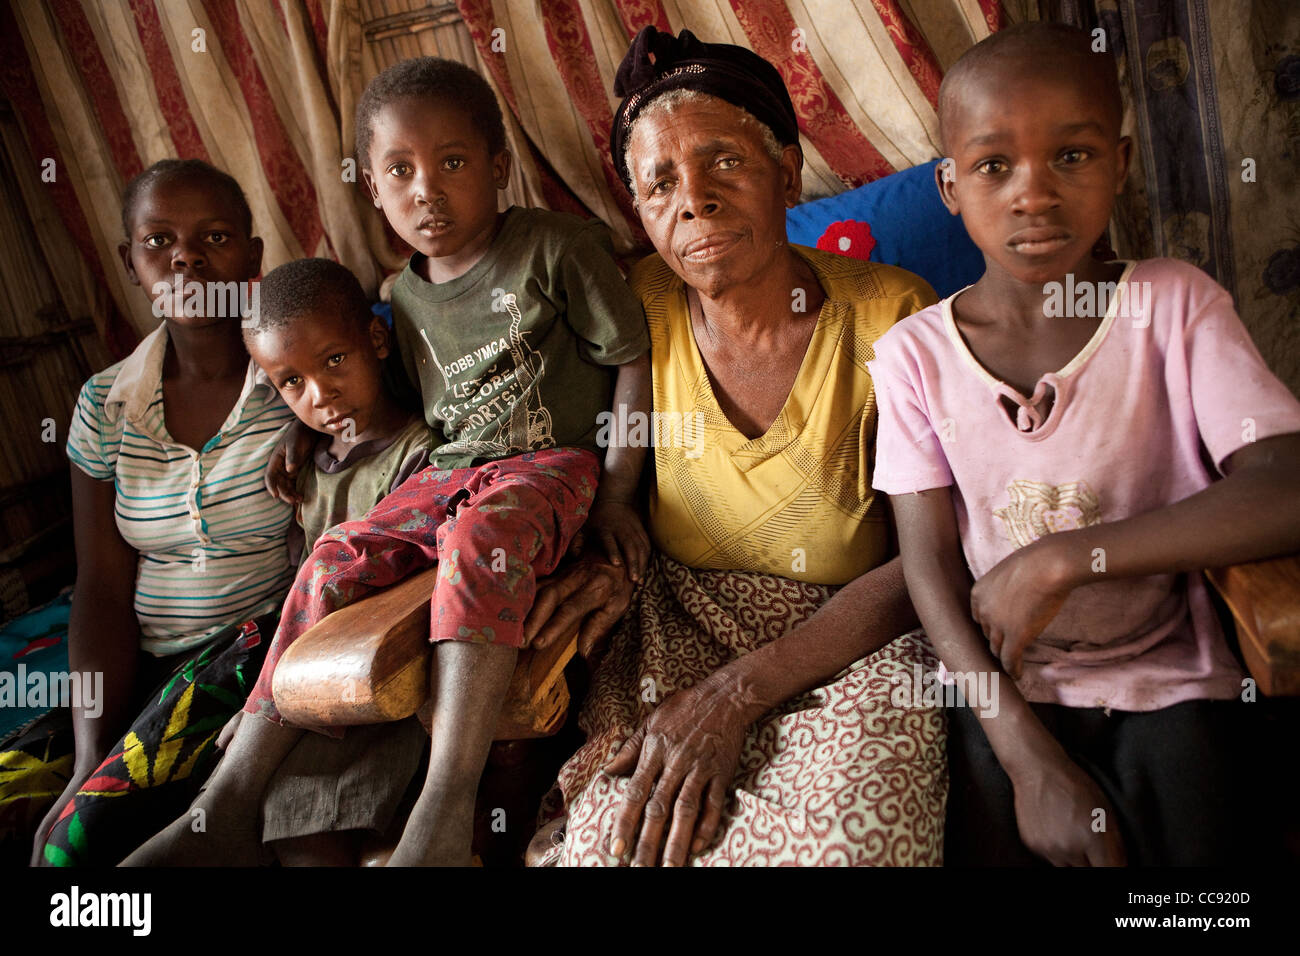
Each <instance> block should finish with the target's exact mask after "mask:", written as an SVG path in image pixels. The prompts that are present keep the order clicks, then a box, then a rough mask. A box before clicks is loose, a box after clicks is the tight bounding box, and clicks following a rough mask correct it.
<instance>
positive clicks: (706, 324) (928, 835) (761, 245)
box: [529, 27, 947, 866]
mask: <svg viewBox="0 0 1300 956" xmlns="http://www.w3.org/2000/svg"><path fill="white" fill-rule="evenodd" d="M615 91H616V93H618V94H619V95H621V96H623V97H624V100H623V103H622V106H621V107H620V109H619V112H618V115H617V117H616V119H615V124H614V130H613V152H614V159H615V162H616V164H617V165H618V167H619V168H620V170H622V171H623V174H624V177H625V182H626V184H627V185H628V188H629V189H630V190H631V192H632V194H633V197H634V201H635V204H636V208H637V210H638V212H639V214H640V216H641V222H642V224H643V225H644V227H645V230H646V232H647V233H648V234H649V236H650V239H651V241H652V242H653V243H654V246H655V249H656V250H657V254H656V255H654V256H651V257H650V258H648V259H646V260H645V261H643V262H641V263H639V264H638V265H637V267H636V268H635V269H634V270H633V272H632V276H631V279H630V281H631V283H632V286H633V288H634V290H635V291H636V292H637V293H638V294H639V295H640V297H641V300H642V302H643V304H644V306H645V310H646V315H647V319H648V321H649V326H650V331H651V341H652V353H651V362H652V367H653V395H654V409H655V412H656V413H657V415H658V416H659V421H660V423H661V426H660V428H659V434H658V435H657V440H656V447H655V453H654V472H653V481H652V483H651V501H650V525H649V526H650V532H651V536H652V538H653V539H654V542H655V544H656V546H657V553H656V555H655V557H654V559H653V562H652V565H651V567H650V568H649V569H648V573H647V574H646V575H645V579H644V581H643V582H642V584H641V586H640V588H639V590H638V591H637V593H636V595H635V599H634V600H632V599H631V585H630V584H628V582H627V581H626V579H625V577H624V576H623V573H622V570H621V568H618V567H611V566H609V565H606V564H603V563H600V562H598V561H596V560H594V559H592V560H587V561H584V562H580V563H579V564H578V565H577V566H575V567H574V568H573V569H572V570H571V571H569V572H568V573H567V574H566V575H564V576H562V577H560V578H558V579H556V580H555V581H554V582H553V583H552V584H550V585H549V586H548V587H546V588H545V589H544V590H543V591H542V593H541V594H540V595H539V598H538V603H537V606H536V607H535V609H534V612H533V615H532V616H531V618H530V622H529V624H530V630H531V631H533V632H539V631H540V633H541V636H542V637H543V638H544V639H545V638H548V637H550V636H551V635H552V634H554V633H558V632H559V631H561V630H564V629H566V628H570V627H573V626H574V625H575V624H579V623H581V624H582V627H583V635H582V638H583V644H584V646H590V645H591V644H592V643H594V642H595V640H596V639H597V638H598V637H599V636H600V635H601V632H603V631H604V630H606V629H607V628H608V627H609V626H610V624H611V623H612V621H613V620H614V619H617V618H619V617H620V615H623V611H624V610H625V609H626V610H627V613H626V614H625V615H623V616H622V620H621V622H620V623H619V625H618V627H617V628H616V629H615V630H614V632H613V635H612V638H611V640H610V645H609V648H608V652H607V653H606V654H605V656H604V657H603V659H602V660H601V663H600V665H599V667H598V669H597V671H596V673H595V675H594V677H593V681H592V687H591V691H590V694H589V696H588V699H587V702H586V706H585V707H584V709H583V712H582V716H581V725H582V727H583V729H584V730H585V731H586V733H587V735H588V739H587V743H586V744H585V746H584V747H583V748H582V749H581V750H580V751H579V752H578V753H577V754H576V755H575V756H574V757H573V758H572V759H570V760H569V762H568V763H566V764H565V766H564V767H563V768H562V770H561V772H560V776H559V787H558V793H556V792H553V794H552V798H551V801H550V802H551V803H552V804H553V806H552V809H553V810H555V811H556V820H555V822H554V823H553V824H552V825H551V826H550V827H546V828H543V830H542V831H541V832H539V834H538V837H537V838H536V839H535V840H534V844H533V848H532V850H531V852H530V862H534V863H543V864H545V863H560V864H563V865H575V864H615V863H618V862H625V863H626V862H630V863H631V864H632V865H654V864H656V863H659V862H662V863H663V864H664V865H673V866H680V865H683V864H686V863H688V862H689V863H692V864H694V865H739V864H763V865H773V864H781V863H794V864H804V865H816V864H933V863H939V862H941V847H942V832H943V810H944V799H945V796H946V790H947V778H946V773H945V766H944V760H943V753H944V722H943V717H942V714H941V713H940V712H939V711H937V710H935V709H932V708H925V707H920V706H911V700H912V696H913V695H912V691H911V689H910V687H911V681H912V678H913V674H914V673H919V671H918V670H915V669H917V668H919V669H921V670H926V671H928V670H931V669H932V668H933V667H934V666H935V662H934V660H933V659H932V658H931V657H929V656H928V652H927V650H926V648H925V645H924V643H923V642H922V640H921V639H920V638H919V637H917V636H915V635H911V634H907V635H904V632H906V631H908V630H909V629H910V628H913V627H915V625H916V617H915V615H914V613H913V611H912V607H911V604H910V603H909V601H908V597H907V592H906V590H905V588H904V584H903V574H902V570H901V567H900V564H899V561H898V559H897V557H895V556H894V554H893V545H892V543H891V535H890V529H889V525H888V520H887V516H886V512H885V509H884V507H883V502H881V501H879V500H877V498H876V496H875V495H874V494H873V492H872V489H871V480H870V477H871V476H870V467H871V462H872V459H873V453H872V448H873V441H874V435H875V427H876V412H875V400H874V396H873V393H872V385H871V379H870V377H869V376H868V374H867V369H866V362H867V361H868V360H869V359H870V358H871V357H872V354H873V353H872V342H873V341H874V340H875V339H877V338H878V337H879V336H880V335H882V334H883V333H884V332H885V331H886V330H887V329H888V328H889V327H890V326H891V325H892V324H893V323H895V322H897V321H898V320H900V319H902V318H904V317H906V316H908V315H910V314H912V313H913V312H916V311H918V310H919V309H921V308H923V307H925V306H926V305H929V304H931V303H933V302H934V301H935V297H934V294H933V292H932V291H931V290H930V288H929V287H928V286H927V285H926V284H925V283H924V282H922V281H921V280H919V279H917V278H916V277H914V276H912V275H910V274H908V273H906V272H903V271H901V270H899V269H895V268H892V267H889V266H882V265H876V264H873V263H864V262H859V261H856V260H852V259H846V258H841V257H838V256H834V255H831V254H828V253H822V252H819V251H817V250H813V249H806V248H801V247H794V246H791V245H790V244H789V243H788V242H787V240H786V234H785V208H786V207H787V206H789V205H792V204H794V203H795V202H797V201H798V199H799V195H800V171H801V167H802V154H801V152H800V149H799V146H798V129H797V126H796V119H795V113H794V108H793V106H792V104H791V101H790V97H789V94H788V93H787V91H786V89H785V86H784V84H783V83H782V81H781V78H780V76H779V75H778V73H777V72H776V70H775V69H774V68H773V67H772V65H771V64H769V63H768V62H767V61H765V60H763V59H762V58H761V57H759V56H757V55H756V54H754V53H751V52H750V51H748V50H745V49H743V48H740V47H734V46H727V45H720V44H706V43H701V42H699V41H698V40H696V39H695V37H693V36H692V35H691V34H690V33H689V32H687V31H683V32H682V34H681V36H680V37H676V38H675V37H673V36H671V35H669V34H663V33H659V32H657V31H656V30H654V29H653V28H650V27H648V28H646V29H645V30H643V31H642V32H641V33H640V34H639V35H638V36H637V38H636V40H635V41H634V44H633V46H632V48H631V50H630V51H629V52H628V55H627V57H626V58H625V59H624V61H623V63H622V65H621V66H620V68H619V72H618V80H617V84H616V87H615ZM664 422H668V423H670V424H672V425H673V426H674V427H673V429H671V430H670V429H667V428H665V427H663V424H662V423H664ZM679 425H680V431H677V426H679ZM899 635H904V636H901V637H900V636H899ZM900 689H906V691H907V692H906V694H900V693H899V690H900ZM903 697H906V701H903ZM895 699H897V700H898V701H899V703H900V704H903V706H896V705H895V703H894V700H895ZM560 798H562V809H561V808H560V807H559V803H560ZM566 814H567V821H565V820H564V816H565V815H566Z"/></svg>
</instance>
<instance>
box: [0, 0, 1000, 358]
mask: <svg viewBox="0 0 1300 956" xmlns="http://www.w3.org/2000/svg"><path fill="white" fill-rule="evenodd" d="M1017 5H1023V0H927V2H926V3H924V4H919V3H913V2H911V0H689V2H688V0H456V7H457V9H458V10H459V12H460V14H461V17H462V18H463V20H464V26H465V27H466V28H467V30H468V33H469V35H470V36H471V37H472V38H473V48H474V49H475V50H476V51H477V62H475V63H474V64H472V65H474V66H476V67H478V68H479V69H481V70H482V72H483V73H484V75H485V76H487V77H488V78H489V80H490V82H491V83H492V84H493V86H494V88H495V89H496V91H497V93H498V96H499V98H500V100H501V101H502V104H503V106H504V107H505V108H506V109H507V110H508V111H509V113H510V114H511V118H510V120H509V121H508V126H509V132H510V134H511V135H510V139H511V142H512V144H513V146H514V152H515V154H516V163H517V167H518V174H517V179H516V181H515V182H514V183H513V184H512V189H511V192H510V198H511V199H512V200H514V201H516V202H524V203H530V204H541V205H549V206H552V207H555V208H564V209H569V210H571V211H577V212H582V211H586V212H589V213H590V214H592V215H596V216H599V217H600V218H601V219H603V220H604V221H605V222H607V223H608V224H609V225H610V227H611V228H612V229H613V231H614V234H615V239H616V243H617V244H618V246H619V247H620V249H622V250H623V251H631V250H632V249H633V248H635V247H636V246H638V245H640V244H641V243H642V242H643V240H644V236H643V234H642V233H641V231H640V227H639V226H638V225H637V223H636V217H635V215H634V214H633V212H632V207H631V202H630V200H629V198H628V196H627V195H626V192H625V191H624V189H623V186H622V184H621V182H620V181H619V178H618V174H617V172H616V171H615V170H614V168H613V165H612V162H611V160H610V157H609V129H610V124H611V122H612V120H613V114H614V110H615V109H616V107H617V100H616V98H615V97H614V94H613V85H614V74H615V72H616V70H617V67H618V63H619V61H620V60H621V59H622V57H623V54H624V52H625V51H626V49H627V46H628V43H629V41H630V39H631V38H632V36H634V35H635V33H636V32H637V31H638V30H639V29H640V28H641V27H643V26H645V25H646V24H655V25H656V26H658V27H659V28H660V29H666V30H672V31H673V32H677V31H680V30H682V29H683V28H689V29H690V30H692V31H694V32H695V34H696V35H697V36H699V37H700V38H701V39H703V40H706V41H710V42H726V43H736V44H740V45H743V46H747V47H750V48H751V49H753V50H756V51H757V52H758V53H760V54H762V55H763V56H765V57H767V58H768V59H769V60H771V61H772V62H773V63H775V64H776V65H777V67H778V68H779V69H780V71H781V73H782V75H783V76H784V77H785V79H786V82H787V84H788V85H789V87H790V93H791V96H792V98H793V100H794V103H795V107H796V109H797V110H798V113H799V120H800V130H801V132H802V139H803V146H804V150H805V153H806V156H807V165H806V168H805V179H804V184H805V196H806V197H812V196H822V195H829V194H831V193H835V192H839V191H841V190H843V189H845V188H847V187H849V186H854V185H858V184H861V183H864V182H867V181H869V180H871V179H875V178H877V177H879V176H882V175H886V174H888V173H890V172H893V171H894V170H897V169H904V168H907V167H909V166H912V165H915V164H916V163H918V162H923V161H925V160H928V159H931V158H932V157H934V156H935V155H937V153H938V146H937V143H938V124H937V120H936V116H935V102H936V98H937V94H938V87H939V81H940V79H941V78H942V75H943V70H944V68H945V67H946V66H948V65H949V64H951V62H952V61H953V60H954V59H955V58H956V57H957V56H959V55H960V54H961V52H962V51H964V50H965V49H966V48H968V47H969V46H970V45H971V44H973V43H975V42H977V41H978V40H980V39H982V38H983V37H985V36H987V35H988V34H989V32H991V31H992V30H995V29H998V28H999V27H1001V26H1002V25H1003V24H1004V23H1006V22H1007V21H1008V19H1009V17H1008V14H1007V12H1006V9H1005V8H1006V7H1007V6H1011V7H1013V8H1016V7H1017ZM423 6H424V4H422V3H419V2H416V0H382V2H374V0H372V2H368V3H365V4H361V3H357V2H355V0H43V2H35V0H32V2H22V3H13V4H4V5H0V92H3V94H4V96H5V97H6V98H7V99H8V100H9V101H10V102H11V103H12V105H13V108H14V110H15V112H16V114H17V115H18V117H19V119H20V121H21V124H22V126H23V129H24V132H25V134H26V136H27V138H28V143H29V145H30V147H31V152H32V155H34V156H35V157H37V161H38V162H42V161H44V160H46V159H53V160H54V170H55V178H54V180H53V181H51V182H48V183H47V185H48V187H49V188H50V190H51V194H52V197H53V199H54V205H55V208H56V209H57V210H58V212H59V216H60V218H61V219H62V221H63V224H64V225H65V226H66V228H67V229H68V231H69V232H70V233H71V234H72V236H73V239H74V241H75V242H76V243H77V246H78V248H79V249H80V250H81V253H82V255H83V256H84V257H85V259H86V261H87V263H88V264H89V266H90V268H91V270H92V272H93V273H94V275H95V277H96V279H97V280H98V281H100V282H101V283H103V284H104V286H105V287H106V288H107V289H108V290H109V291H110V293H111V294H112V297H113V300H114V302H115V304H116V306H117V309H118V312H119V313H120V314H121V316H124V317H125V318H126V320H125V321H120V322H119V324H118V325H116V326H110V328H108V329H107V330H106V337H107V338H108V340H109V343H110V346H111V347H112V348H113V349H114V350H115V351H117V352H119V353H123V352H124V350H129V348H130V346H131V345H132V344H134V341H135V340H136V339H137V338H138V337H140V336H141V335H143V334H145V333H147V332H148V331H150V330H151V329H152V328H153V326H154V325H155V324H156V319H155V318H154V317H153V315H152V313H151V310H150V307H149V302H148V301H147V298H146V297H145V296H143V295H141V294H140V293H139V292H138V291H136V290H134V289H132V287H131V286H130V285H129V283H128V282H127V280H126V277H125V275H124V274H123V271H122V267H121V265H120V262H119V260H118V258H117V254H116V248H117V244H118V242H119V241H120V240H121V238H122V236H121V225H120V221H119V219H120V200H121V194H122V189H123V187H124V186H125V184H126V182H127V181H128V180H129V179H130V178H131V177H132V176H134V175H135V174H136V173H138V172H140V171H141V170H142V169H144V168H145V167H146V166H148V165H150V164H151V163H153V162H155V161H157V160H159V159H163V158H166V157H170V156H182V157H198V158H200V159H205V160H208V161H210V162H212V163H213V164H214V165H216V166H219V167H221V168H222V169H225V170H226V171H228V172H229V173H231V175H233V176H234V177H235V178H236V179H238V180H239V182H240V183H241V184H242V185H243V187H244V190H245V192H246V193H247V194H248V199H249V203H250V205H251V206H252V209H253V218H254V223H255V226H256V231H257V233H258V234H259V235H260V236H262V238H263V239H264V240H265V243H266V256H265V259H264V267H265V268H267V269H270V268H273V267H274V266H277V265H279V264H281V263H283V262H287V261H289V260H291V259H296V258H300V257H302V256H309V255H323V256H328V257H330V258H334V259H337V260H338V261H340V262H342V263H343V264H345V265H346V266H348V267H349V268H350V269H352V270H353V271H354V272H355V273H356V274H357V276H358V278H360V279H361V281H362V283H363V284H364V285H366V286H367V287H368V288H370V289H375V288H376V287H377V285H378V280H379V278H380V277H381V275H382V274H383V273H384V272H388V271H391V270H393V269H395V268H397V267H398V266H399V265H400V264H401V259H402V250H400V249H397V248H394V245H393V242H392V238H391V236H389V235H388V234H386V232H385V229H384V224H383V221H382V219H381V218H380V217H379V215H378V213H377V212H376V211H375V210H374V208H373V207H372V206H371V205H370V203H369V202H368V201H367V198H366V196H365V189H364V185H363V184H362V183H361V181H360V179H361V177H360V174H359V171H356V170H349V169H348V161H349V159H350V157H351V149H352V144H353V130H352V111H353V109H354V106H355V102H356V98H357V96H358V95H359V93H360V91H361V89H362V88H363V87H364V85H365V83H366V82H367V81H368V80H369V79H370V77H371V75H373V73H374V72H376V71H377V70H378V69H380V68H381V67H382V66H383V65H386V60H387V59H391V56H388V57H386V56H385V55H383V54H384V51H383V50H382V49H381V46H382V44H383V42H384V41H383V40H382V39H380V38H378V37H379V35H380V34H382V32H383V31H382V30H381V31H375V30H370V29H368V27H369V26H370V25H371V24H372V23H374V22H378V21H377V20H376V21H372V20H367V19H366V17H367V16H368V15H370V16H374V17H379V15H380V14H381V13H382V14H388V17H387V19H388V20H391V19H392V16H391V14H392V13H393V12H394V11H406V10H408V9H409V10H410V11H416V10H417V9H418V8H421V7H423ZM367 11H370V13H369V14H368V13H367ZM1016 18H1017V19H1019V18H1020V17H1019V15H1017V17H1016ZM456 29H459V27H458V26H457V27H456ZM423 35H424V36H428V35H430V34H429V33H428V32H426V33H425V34H423ZM466 49H468V44H466ZM464 55H465V56H469V54H468V53H465V54H464ZM349 173H350V175H349Z"/></svg>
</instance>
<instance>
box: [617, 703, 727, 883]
mask: <svg viewBox="0 0 1300 956" xmlns="http://www.w3.org/2000/svg"><path fill="white" fill-rule="evenodd" d="M748 726H749V722H748V720H747V719H746V717H745V710H744V707H743V705H742V702H741V699H740V695H739V694H738V693H736V692H735V691H734V690H733V689H732V688H731V687H730V685H729V684H728V683H727V682H725V681H718V680H712V679H710V680H706V681H704V682H703V683H700V684H696V685H695V686H694V687H691V688H688V689H687V690H683V691H679V692H678V693H676V694H673V695H672V696H671V697H669V698H667V699H666V700H664V702H663V703H662V704H660V705H659V707H658V709H656V710H655V712H654V713H653V714H651V715H650V716H649V717H648V718H647V719H646V721H645V722H644V723H643V724H642V725H641V726H640V727H639V728H638V729H637V731H636V733H635V734H633V735H632V737H631V738H630V739H629V740H628V741H627V742H626V743H625V744H623V746H622V748H621V749H620V750H619V752H618V753H617V754H616V755H615V756H614V759H613V760H612V761H610V763H609V764H608V765H607V766H606V767H605V772H606V773H610V774H615V775H619V776H622V775H626V774H629V773H630V774H632V779H631V781H630V782H629V784H628V787H627V789H626V790H625V791H624V793H623V800H622V803H621V804H620V806H619V809H618V813H617V815H616V817H615V820H614V832H613V835H612V836H611V838H610V845H609V851H610V853H612V854H613V855H614V856H616V857H619V858H620V859H624V858H625V855H626V854H628V853H629V851H630V852H631V864H632V865H633V866H654V865H655V863H656V862H658V861H659V858H660V849H661V848H662V850H663V865H664V866H685V865H686V861H687V858H688V857H689V856H690V855H692V854H697V853H701V852H703V851H704V850H705V849H706V848H707V847H708V846H709V844H710V843H712V842H713V840H714V838H715V837H716V836H717V834H718V829H719V826H720V824H721V822H722V813H723V810H724V809H725V808H726V803H727V789H728V788H729V787H730V786H731V782H732V779H733V778H734V777H735V775H736V767H737V766H739V764H740V752H741V748H742V747H743V746H744V742H745V732H746V729H747V728H748Z"/></svg>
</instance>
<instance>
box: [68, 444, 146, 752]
mask: <svg viewBox="0 0 1300 956" xmlns="http://www.w3.org/2000/svg"><path fill="white" fill-rule="evenodd" d="M71 467H72V521H73V533H74V536H75V539H76V549H77V583H76V587H75V589H74V590H73V592H72V611H71V616H70V619H69V622H68V664H69V666H70V667H71V669H72V670H74V671H79V672H81V673H92V674H103V701H102V709H101V712H100V713H99V714H98V716H90V715H89V714H87V713H86V712H85V710H84V709H83V708H81V707H78V706H75V702H74V706H73V708H72V722H73V728H74V737H75V740H76V748H77V750H76V760H75V763H76V767H77V769H78V770H85V771H86V772H89V771H91V770H93V769H94V768H95V766H96V765H98V763H99V761H100V760H102V759H103V757H104V755H105V754H107V752H108V748H109V747H111V746H112V745H113V743H114V742H115V741H116V740H117V738H118V737H120V736H121V734H122V731H123V730H124V729H125V723H126V721H127V720H128V719H129V718H130V716H131V715H130V714H129V713H128V710H129V707H128V704H129V701H130V697H131V689H132V685H133V684H134V681H135V669H136V655H137V654H138V653H139V650H140V626H139V623H138V621H137V620H136V616H135V579H136V565H137V563H138V555H137V554H136V551H135V550H134V549H133V548H131V546H130V545H128V544H127V543H126V542H125V541H124V540H123V539H122V535H121V534H120V533H119V532H118V530H117V523H116V521H115V519H114V506H115V503H116V492H115V490H114V487H113V482H111V481H97V480H95V479H94V478H91V477H90V476H89V475H87V474H85V473H84V472H83V471H81V469H79V468H77V467H76V466H75V465H73V466H71Z"/></svg>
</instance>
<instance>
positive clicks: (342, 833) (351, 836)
mask: <svg viewBox="0 0 1300 956" xmlns="http://www.w3.org/2000/svg"><path fill="white" fill-rule="evenodd" d="M359 844H360V836H359V834H358V832H357V831H356V830H335V831H331V832H327V833H309V834H307V835H306V836H300V837H290V838H288V839H286V840H275V841H273V842H272V843H271V844H270V846H271V848H272V849H273V850H275V855H276V857H277V858H278V859H279V860H280V865H281V866H356V865H357V864H358V863H359V861H360V855H359V853H358V848H359Z"/></svg>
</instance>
